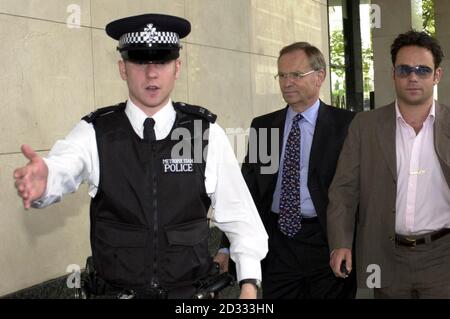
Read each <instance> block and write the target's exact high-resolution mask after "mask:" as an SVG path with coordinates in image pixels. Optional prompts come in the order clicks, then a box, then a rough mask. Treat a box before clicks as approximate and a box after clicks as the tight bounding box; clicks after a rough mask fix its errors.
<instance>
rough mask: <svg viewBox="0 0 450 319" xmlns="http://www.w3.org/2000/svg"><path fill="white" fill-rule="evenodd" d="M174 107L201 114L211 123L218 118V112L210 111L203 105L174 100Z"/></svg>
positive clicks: (185, 111) (182, 110)
mask: <svg viewBox="0 0 450 319" xmlns="http://www.w3.org/2000/svg"><path fill="white" fill-rule="evenodd" d="M173 107H174V108H175V109H176V110H179V111H181V112H184V113H188V114H193V115H197V116H200V117H202V118H204V119H206V120H207V121H208V122H210V123H214V122H215V121H216V119H217V115H216V114H214V113H211V112H210V111H208V110H207V109H205V108H204V107H201V106H197V105H191V104H186V103H182V102H174V103H173Z"/></svg>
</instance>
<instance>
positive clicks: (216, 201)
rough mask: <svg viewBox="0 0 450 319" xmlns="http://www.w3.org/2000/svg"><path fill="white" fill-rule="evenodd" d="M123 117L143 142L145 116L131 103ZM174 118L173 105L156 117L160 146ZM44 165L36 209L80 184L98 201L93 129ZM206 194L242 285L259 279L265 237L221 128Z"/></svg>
mask: <svg viewBox="0 0 450 319" xmlns="http://www.w3.org/2000/svg"><path fill="white" fill-rule="evenodd" d="M125 113H126V115H127V117H128V119H129V121H130V123H131V125H132V127H133V129H134V131H135V132H136V134H138V135H139V136H140V137H141V138H142V137H143V130H144V129H143V123H144V120H145V119H146V118H147V115H146V114H145V113H144V112H143V111H142V110H141V109H140V108H138V107H137V106H136V105H134V104H133V103H132V101H131V100H130V99H128V101H127V105H126V108H125ZM175 117H176V112H175V110H174V108H173V105H172V101H170V100H169V102H168V104H167V105H165V106H164V107H163V108H162V109H161V110H160V111H158V112H157V113H156V114H154V115H153V117H152V118H153V119H154V120H155V135H156V139H157V140H160V139H164V138H166V137H167V136H168V135H169V133H170V131H171V129H172V126H173V124H174V122H175ZM44 160H45V162H46V163H47V165H48V168H49V175H48V181H47V189H46V192H45V194H44V196H43V197H42V198H40V199H39V200H37V201H35V202H34V203H33V207H36V208H41V207H45V206H47V205H50V204H52V203H55V202H57V201H59V200H61V198H62V196H63V195H64V194H67V193H72V192H75V191H76V190H77V189H78V187H79V186H80V184H81V183H82V182H86V183H88V184H89V195H90V196H91V197H94V196H95V195H96V193H97V187H98V182H99V174H100V172H99V170H100V167H99V157H98V150H97V141H96V138H95V130H94V127H93V125H92V124H91V123H87V122H86V121H83V120H82V121H80V122H79V123H78V124H77V125H76V126H75V128H74V129H73V130H72V131H71V132H70V133H69V134H68V135H67V136H66V138H65V139H63V140H59V141H57V142H56V143H55V145H54V146H53V148H52V149H51V151H50V153H49V155H48V157H47V158H45V159H44ZM205 188H206V192H207V193H208V195H209V197H210V198H211V205H212V207H213V209H214V211H213V214H212V217H211V220H212V221H213V222H214V224H215V225H216V226H217V227H218V228H219V229H220V230H222V231H223V232H225V233H226V234H227V236H228V238H229V240H230V243H231V258H232V259H233V260H234V261H235V262H236V272H237V277H238V280H241V279H246V278H254V279H261V267H260V261H261V259H263V258H264V257H265V255H266V253H267V249H268V247H267V233H266V231H265V229H264V226H263V224H262V222H261V219H260V217H259V214H258V211H257V209H256V207H255V204H254V202H253V200H252V197H251V195H250V192H249V190H248V188H247V185H246V184H245V181H244V178H243V177H242V174H241V171H240V168H239V165H238V162H237V160H236V157H235V155H234V152H233V149H232V148H231V145H230V143H229V140H228V138H227V136H226V135H225V132H224V130H223V129H222V128H221V127H220V126H219V125H218V124H217V123H213V124H211V125H210V129H209V143H208V154H207V161H206V168H205Z"/></svg>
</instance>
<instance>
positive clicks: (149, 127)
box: [144, 117, 156, 142]
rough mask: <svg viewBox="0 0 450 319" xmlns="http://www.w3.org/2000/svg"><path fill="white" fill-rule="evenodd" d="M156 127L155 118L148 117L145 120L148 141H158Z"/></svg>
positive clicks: (145, 139) (145, 135) (146, 139)
mask: <svg viewBox="0 0 450 319" xmlns="http://www.w3.org/2000/svg"><path fill="white" fill-rule="evenodd" d="M154 127H155V120H154V119H152V118H149V117H147V118H146V119H145V121H144V141H146V142H153V141H156V136H155V130H154Z"/></svg>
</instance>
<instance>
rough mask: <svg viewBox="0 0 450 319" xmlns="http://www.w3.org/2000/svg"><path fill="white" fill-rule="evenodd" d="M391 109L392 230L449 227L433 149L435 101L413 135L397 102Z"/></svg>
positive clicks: (447, 199)
mask: <svg viewBox="0 0 450 319" xmlns="http://www.w3.org/2000/svg"><path fill="white" fill-rule="evenodd" d="M395 110H396V115H397V116H396V119H397V121H396V123H397V125H396V131H395V143H396V144H395V146H396V155H397V176H398V178H397V203H396V221H395V230H396V233H397V234H401V235H421V234H425V233H430V232H433V231H436V230H439V229H442V228H450V189H449V187H448V186H447V182H446V180H445V177H444V174H443V172H442V168H441V165H440V164H439V160H438V158H437V155H436V151H435V148H434V130H433V127H434V121H435V102H434V101H433V104H432V106H431V110H430V114H429V115H428V117H427V119H426V120H425V122H424V123H423V127H422V129H421V130H420V131H419V134H417V135H416V132H415V131H414V128H413V127H412V126H410V125H409V124H407V123H406V122H405V120H404V119H403V117H402V115H401V113H400V111H399V108H398V104H397V102H396V103H395Z"/></svg>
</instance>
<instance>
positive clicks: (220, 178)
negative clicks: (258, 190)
mask: <svg viewBox="0 0 450 319" xmlns="http://www.w3.org/2000/svg"><path fill="white" fill-rule="evenodd" d="M207 156H208V157H207V165H206V175H207V176H209V177H207V180H206V183H205V184H206V186H207V192H208V194H210V197H211V200H212V205H213V208H214V213H213V215H212V221H213V222H214V223H215V224H216V225H217V226H218V227H219V229H220V230H222V231H223V232H224V233H225V234H226V235H227V237H228V239H229V241H230V254H231V259H233V261H234V262H235V263H236V276H237V280H238V281H241V280H243V279H257V280H261V265H260V261H261V260H262V259H263V258H264V257H265V255H266V253H267V233H266V231H265V229H264V226H263V224H262V222H261V219H260V217H259V214H258V211H257V210H256V207H255V204H254V203H253V200H252V197H251V195H250V192H249V190H248V188H247V185H246V184H245V181H244V178H243V177H242V174H241V171H240V168H239V165H238V162H237V160H236V157H235V155H234V152H233V149H232V148H231V145H230V143H229V141H228V138H227V137H226V135H225V133H224V131H223V130H222V129H221V128H220V127H219V126H218V125H217V124H212V125H211V129H210V142H209V145H208V155H207ZM208 178H209V180H208ZM244 288H245V289H244ZM247 289H248V290H247ZM252 289H254V286H253V285H252V284H245V285H243V286H242V291H241V292H243V293H245V292H248V291H252ZM243 297H245V296H243Z"/></svg>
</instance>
